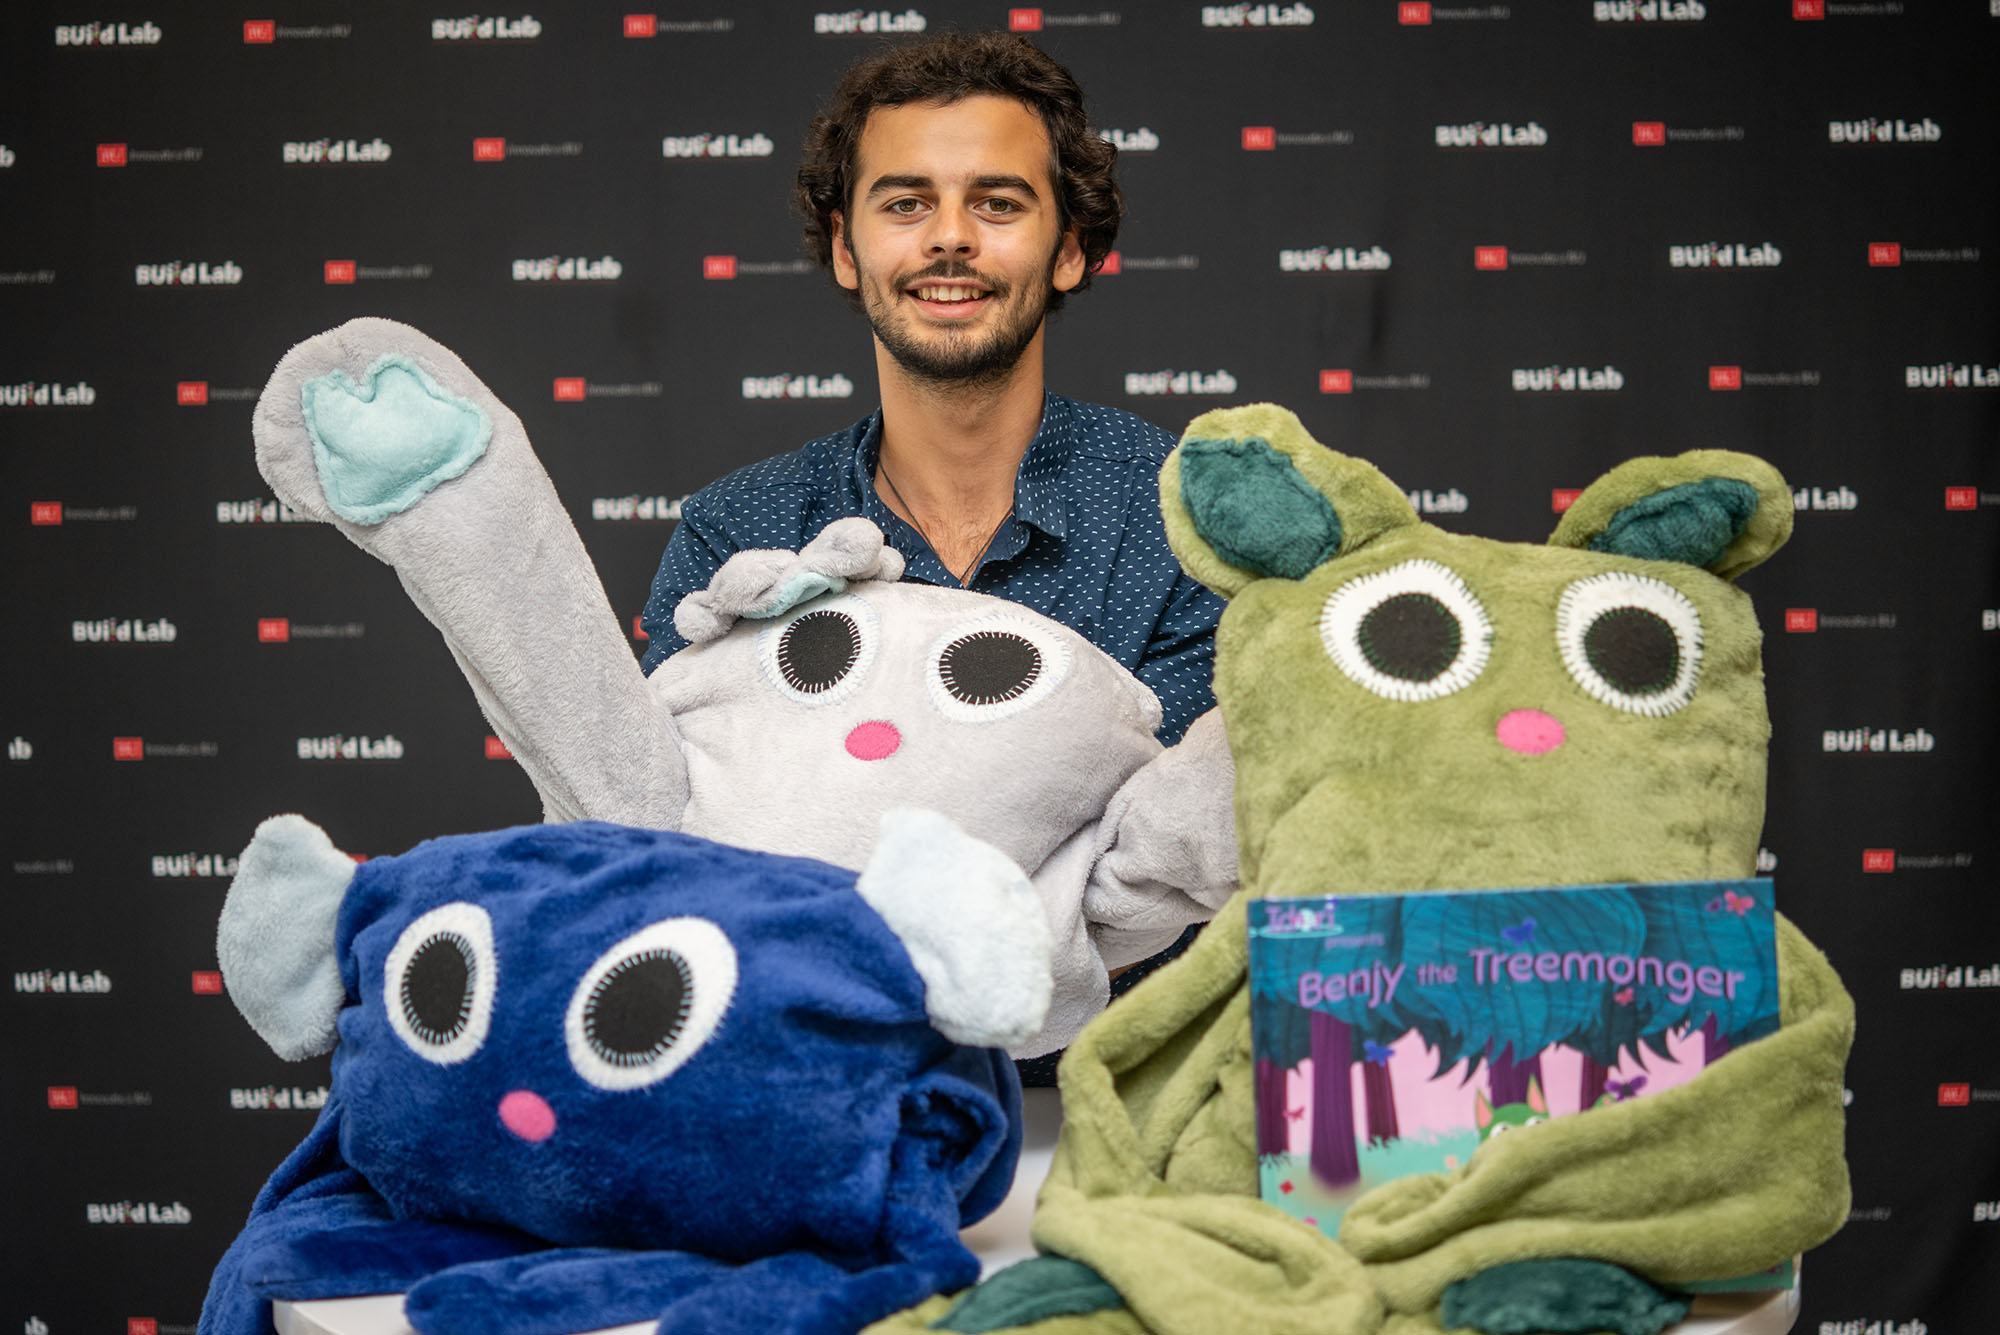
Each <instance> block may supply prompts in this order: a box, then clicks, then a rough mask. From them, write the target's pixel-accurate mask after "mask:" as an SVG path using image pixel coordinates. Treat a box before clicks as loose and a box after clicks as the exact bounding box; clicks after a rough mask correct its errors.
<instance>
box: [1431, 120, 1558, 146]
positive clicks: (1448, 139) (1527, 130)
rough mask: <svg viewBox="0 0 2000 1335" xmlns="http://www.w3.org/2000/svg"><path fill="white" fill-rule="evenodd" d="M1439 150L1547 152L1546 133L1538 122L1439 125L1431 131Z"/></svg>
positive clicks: (1471, 122)
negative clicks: (1505, 149)
mask: <svg viewBox="0 0 2000 1335" xmlns="http://www.w3.org/2000/svg"><path fill="white" fill-rule="evenodd" d="M1434 133H1435V135H1436V138H1437V146H1438V147H1439V148H1546V147H1548V143H1549V132H1548V131H1547V130H1546V129H1544V128H1543V126H1542V124H1541V123H1540V122H1539V121H1529V122H1527V123H1526V124H1525V125H1516V124H1514V123H1513V122H1511V121H1495V122H1493V123H1491V124H1488V123H1487V122H1486V121H1470V122H1468V123H1466V124H1463V125H1440V126H1437V127H1436V129H1435V131H1434Z"/></svg>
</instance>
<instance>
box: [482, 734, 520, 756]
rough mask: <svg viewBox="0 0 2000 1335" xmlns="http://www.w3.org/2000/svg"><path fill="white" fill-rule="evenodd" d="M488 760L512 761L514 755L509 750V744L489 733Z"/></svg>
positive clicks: (487, 742) (487, 740)
mask: <svg viewBox="0 0 2000 1335" xmlns="http://www.w3.org/2000/svg"><path fill="white" fill-rule="evenodd" d="M486 758H487V759H488V760H512V759H513V758H514V753H513V752H512V751H509V750H508V749H507V743H505V742H503V741H501V740H500V739H499V738H498V737H495V736H494V735H493V734H492V733H490V732H489V733H487V734H486Z"/></svg>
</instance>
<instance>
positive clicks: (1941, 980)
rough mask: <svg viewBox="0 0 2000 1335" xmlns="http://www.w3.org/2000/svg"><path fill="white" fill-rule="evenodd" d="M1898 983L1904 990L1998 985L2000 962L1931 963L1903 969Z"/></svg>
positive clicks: (1919, 990)
mask: <svg viewBox="0 0 2000 1335" xmlns="http://www.w3.org/2000/svg"><path fill="white" fill-rule="evenodd" d="M1900 985H1901V987H1902V989H1903V990H1904V991H1905V992H1909V991H1913V990H1914V991H1918V992H1929V991H1953V990H1956V989H1959V988H1967V987H1971V988H1985V987H2000V964H1986V965H1979V964H1933V965H1931V966H1930V967H1929V968H1915V969H1904V970H1903V971H1902V979H1901V984H1900Z"/></svg>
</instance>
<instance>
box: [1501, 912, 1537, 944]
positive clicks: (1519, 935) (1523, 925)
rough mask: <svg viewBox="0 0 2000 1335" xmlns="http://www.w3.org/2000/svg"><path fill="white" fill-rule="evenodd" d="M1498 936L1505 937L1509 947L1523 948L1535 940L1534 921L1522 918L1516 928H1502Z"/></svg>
mask: <svg viewBox="0 0 2000 1335" xmlns="http://www.w3.org/2000/svg"><path fill="white" fill-rule="evenodd" d="M1500 935H1501V936H1503V937H1505V938H1506V939H1507V941H1508V943H1509V944H1511V945H1516V946H1525V945H1527V944H1528V943H1529V942H1530V941H1532V940H1534V939H1535V920H1534V919H1533V918H1523V919H1521V921H1520V923H1519V924H1518V925H1516V926H1513V927H1502V928H1501V929H1500Z"/></svg>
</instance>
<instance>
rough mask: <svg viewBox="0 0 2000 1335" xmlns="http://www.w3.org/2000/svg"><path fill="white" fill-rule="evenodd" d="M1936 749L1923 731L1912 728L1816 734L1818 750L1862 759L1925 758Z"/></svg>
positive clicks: (1924, 730)
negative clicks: (1863, 756) (1884, 757)
mask: <svg viewBox="0 0 2000 1335" xmlns="http://www.w3.org/2000/svg"><path fill="white" fill-rule="evenodd" d="M1936 749H1937V738H1936V737H1934V736H1932V735H1931V734H1930V732H1929V731H1928V730H1927V729H1924V728H1912V729H1909V730H1907V731H1905V730H1903V729H1900V728H1849V729H1847V730H1845V731H1836V730H1834V729H1832V728H1829V729H1827V730H1826V731H1825V732H1823V733H1822V734H1820V750H1821V751H1824V752H1826V753H1827V754H1829V755H1831V754H1833V753H1835V752H1856V753H1860V754H1866V755H1925V754H1928V753H1929V752H1932V751H1935V750H1936Z"/></svg>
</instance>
